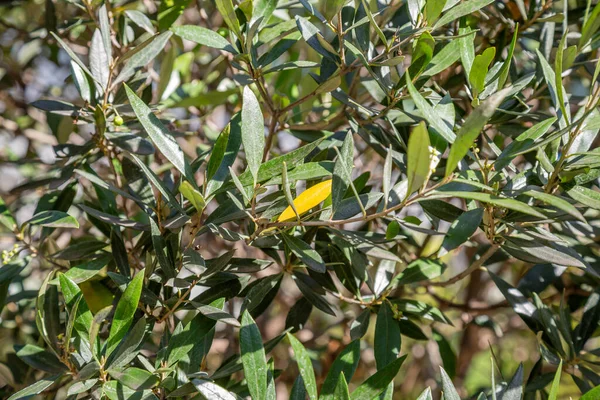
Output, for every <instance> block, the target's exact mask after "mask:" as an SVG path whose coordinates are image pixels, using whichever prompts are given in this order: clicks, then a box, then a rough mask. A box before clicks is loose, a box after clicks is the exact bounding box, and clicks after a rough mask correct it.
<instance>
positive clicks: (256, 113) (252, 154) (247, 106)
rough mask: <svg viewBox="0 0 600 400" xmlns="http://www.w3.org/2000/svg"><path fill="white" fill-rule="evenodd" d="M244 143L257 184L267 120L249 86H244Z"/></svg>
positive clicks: (249, 166) (251, 171)
mask: <svg viewBox="0 0 600 400" xmlns="http://www.w3.org/2000/svg"><path fill="white" fill-rule="evenodd" d="M242 143H243V144H244V150H245V151H246V161H247V162H248V169H249V170H250V173H251V174H252V177H253V178H254V185H256V182H257V180H258V169H259V168H260V164H261V162H262V158H263V153H264V151H265V121H264V119H263V114H262V111H261V109H260V104H259V102H258V99H257V98H256V96H255V95H254V92H253V91H252V90H251V89H250V87H248V86H246V87H244V98H243V104H242Z"/></svg>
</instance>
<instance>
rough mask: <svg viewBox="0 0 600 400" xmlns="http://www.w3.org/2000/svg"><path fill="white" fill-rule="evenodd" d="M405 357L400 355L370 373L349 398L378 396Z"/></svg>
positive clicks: (353, 399)
mask: <svg viewBox="0 0 600 400" xmlns="http://www.w3.org/2000/svg"><path fill="white" fill-rule="evenodd" d="M405 359H406V356H402V357H400V358H398V359H396V360H394V361H393V362H391V363H390V364H388V365H387V366H386V367H385V368H383V369H381V370H379V371H377V372H376V373H375V374H373V375H371V377H369V378H368V379H367V380H366V381H364V382H363V383H362V384H361V385H360V386H359V387H357V388H356V390H354V392H352V395H351V396H350V398H351V399H352V400H372V399H374V398H376V397H377V396H379V395H380V394H381V393H383V391H384V390H386V389H387V387H388V385H389V384H390V382H392V381H393V380H394V378H395V377H396V375H397V374H398V371H399V370H400V367H401V366H402V363H403V362H404V360H405Z"/></svg>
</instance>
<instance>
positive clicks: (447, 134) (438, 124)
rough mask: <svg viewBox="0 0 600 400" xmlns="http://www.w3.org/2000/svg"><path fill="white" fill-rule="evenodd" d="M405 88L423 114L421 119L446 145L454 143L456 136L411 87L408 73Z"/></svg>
mask: <svg viewBox="0 0 600 400" xmlns="http://www.w3.org/2000/svg"><path fill="white" fill-rule="evenodd" d="M406 87H407V88H408V93H409V94H410V97H411V99H412V100H413V101H414V102H415V105H416V106H417V108H418V109H419V111H421V114H423V118H425V120H426V121H427V122H428V123H429V125H431V126H432V127H433V129H435V130H436V131H437V133H439V134H440V135H441V136H442V137H443V138H444V139H446V141H448V143H452V142H454V140H455V138H456V135H455V134H454V132H452V129H450V128H449V127H448V125H446V124H445V123H444V120H443V119H442V118H440V117H439V115H437V113H436V112H435V111H434V110H433V107H432V106H431V105H430V104H429V103H428V102H427V100H425V99H424V98H423V96H421V93H419V91H418V90H417V89H416V88H415V85H413V83H412V81H411V78H410V75H409V73H408V71H407V72H406Z"/></svg>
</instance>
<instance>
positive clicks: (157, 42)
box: [112, 31, 173, 87]
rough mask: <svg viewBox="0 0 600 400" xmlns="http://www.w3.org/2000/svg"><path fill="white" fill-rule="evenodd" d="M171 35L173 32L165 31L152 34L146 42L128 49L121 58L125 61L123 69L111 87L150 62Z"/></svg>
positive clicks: (162, 48) (161, 49) (125, 79)
mask: <svg viewBox="0 0 600 400" xmlns="http://www.w3.org/2000/svg"><path fill="white" fill-rule="evenodd" d="M172 35H173V32H171V31H166V32H163V33H161V34H160V35H157V36H154V37H152V38H150V39H148V40H147V41H146V42H144V43H142V44H140V45H139V46H138V47H136V48H134V49H133V50H130V51H129V53H126V54H125V55H124V56H123V57H121V60H123V61H124V62H125V65H124V66H123V69H122V70H121V72H120V73H119V75H118V76H117V77H116V78H115V81H114V82H113V85H112V86H113V87H114V85H116V84H117V83H120V82H124V81H127V79H129V78H130V77H131V76H133V74H134V73H135V71H136V70H137V69H138V68H141V67H143V66H145V65H147V64H148V63H150V62H152V61H153V60H154V59H155V58H156V56H158V55H159V54H160V53H161V52H162V51H163V50H164V48H165V46H166V45H167V42H168V41H169V39H170V38H171V36H172Z"/></svg>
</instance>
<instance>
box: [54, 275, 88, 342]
mask: <svg viewBox="0 0 600 400" xmlns="http://www.w3.org/2000/svg"><path fill="white" fill-rule="evenodd" d="M58 280H59V282H60V290H61V291H62V294H63V298H64V299H65V303H66V305H67V306H68V307H73V306H74V305H75V302H77V301H78V300H77V299H78V298H79V294H80V293H82V291H81V289H80V288H79V286H77V284H76V283H75V282H73V281H72V280H71V279H69V277H68V276H67V275H66V274H59V275H58ZM92 319H93V316H92V313H91V311H90V309H89V307H88V305H87V303H86V301H85V300H81V301H79V306H78V307H77V318H76V319H75V323H74V328H75V330H76V331H77V332H78V333H79V334H80V335H81V336H83V337H84V338H86V339H87V338H88V329H89V327H90V326H91V325H92Z"/></svg>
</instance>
